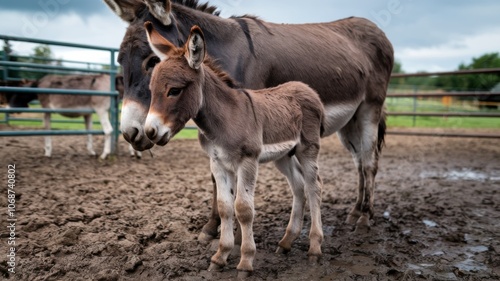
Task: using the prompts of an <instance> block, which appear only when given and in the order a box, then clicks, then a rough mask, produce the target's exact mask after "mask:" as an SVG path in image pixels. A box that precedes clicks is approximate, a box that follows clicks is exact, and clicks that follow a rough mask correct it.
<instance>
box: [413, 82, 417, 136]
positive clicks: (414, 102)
mask: <svg viewBox="0 0 500 281" xmlns="http://www.w3.org/2000/svg"><path fill="white" fill-rule="evenodd" d="M417 92H418V86H416V85H415V86H413V113H414V115H413V127H415V126H416V125H417V115H416V114H415V113H417V107H418V106H417Z"/></svg>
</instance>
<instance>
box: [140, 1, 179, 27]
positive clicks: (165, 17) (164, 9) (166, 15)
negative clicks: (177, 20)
mask: <svg viewBox="0 0 500 281" xmlns="http://www.w3.org/2000/svg"><path fill="white" fill-rule="evenodd" d="M144 3H145V4H146V6H148V8H149V12H150V13H151V14H152V15H153V16H154V17H155V18H157V19H158V20H159V21H161V23H163V24H164V25H170V24H172V20H171V19H170V10H172V4H171V3H170V0H144Z"/></svg>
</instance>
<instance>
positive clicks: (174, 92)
mask: <svg viewBox="0 0 500 281" xmlns="http://www.w3.org/2000/svg"><path fill="white" fill-rule="evenodd" d="M181 93H182V89H181V88H171V89H170V90H169V91H168V94H167V97H176V96H178V95H180V94H181Z"/></svg>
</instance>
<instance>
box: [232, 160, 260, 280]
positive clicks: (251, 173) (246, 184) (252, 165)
mask: <svg viewBox="0 0 500 281" xmlns="http://www.w3.org/2000/svg"><path fill="white" fill-rule="evenodd" d="M258 165H259V163H258V160H257V159H256V158H246V159H244V160H243V161H242V163H241V164H240V167H239V168H238V172H237V173H238V174H237V184H236V200H235V202H234V207H235V210H236V218H237V219H238V222H239V224H240V228H241V258H240V263H239V264H238V266H237V267H236V269H238V271H239V273H238V276H239V277H245V276H247V275H249V273H250V272H252V271H253V260H254V258H255V252H256V248H255V241H254V237H253V219H254V192H255V182H256V180H257V171H258Z"/></svg>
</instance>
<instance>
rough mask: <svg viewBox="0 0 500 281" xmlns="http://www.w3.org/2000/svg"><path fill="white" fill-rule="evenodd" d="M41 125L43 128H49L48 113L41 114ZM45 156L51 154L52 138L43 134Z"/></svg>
mask: <svg viewBox="0 0 500 281" xmlns="http://www.w3.org/2000/svg"><path fill="white" fill-rule="evenodd" d="M43 125H44V127H45V130H50V113H48V112H47V113H45V114H44V115H43ZM45 156H46V157H51V156H52V139H51V137H50V136H45Z"/></svg>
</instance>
